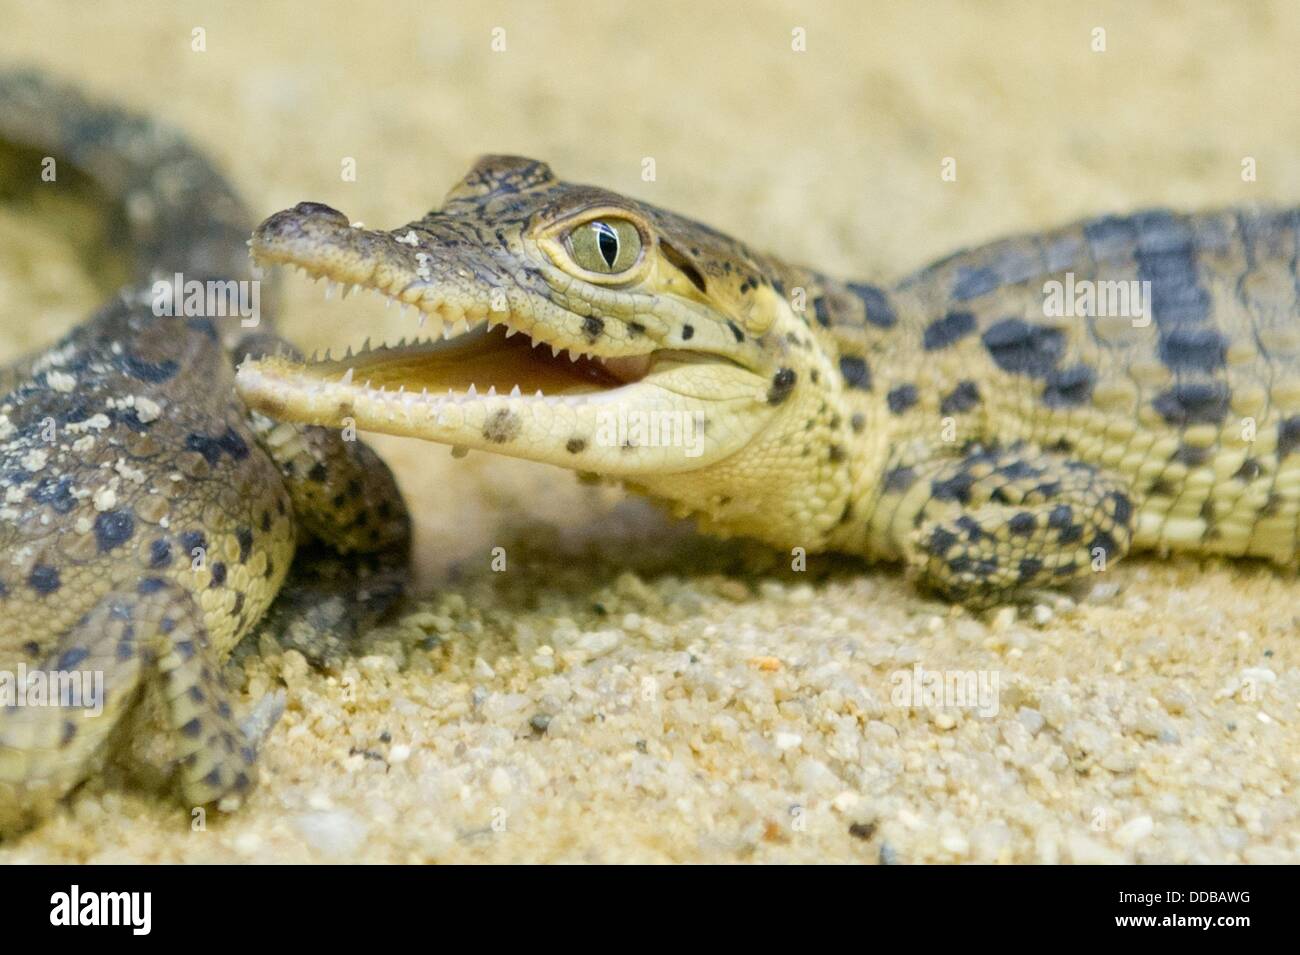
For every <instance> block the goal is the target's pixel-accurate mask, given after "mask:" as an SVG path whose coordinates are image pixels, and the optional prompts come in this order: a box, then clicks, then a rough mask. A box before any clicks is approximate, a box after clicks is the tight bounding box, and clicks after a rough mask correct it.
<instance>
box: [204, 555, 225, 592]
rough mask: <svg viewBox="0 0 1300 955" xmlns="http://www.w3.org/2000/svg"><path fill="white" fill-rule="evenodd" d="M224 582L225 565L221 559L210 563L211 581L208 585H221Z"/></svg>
mask: <svg viewBox="0 0 1300 955" xmlns="http://www.w3.org/2000/svg"><path fill="white" fill-rule="evenodd" d="M225 583H226V565H225V564H224V563H222V562H221V561H217V562H216V563H214V564H213V565H212V583H210V584H208V586H209V587H221V586H224V585H225Z"/></svg>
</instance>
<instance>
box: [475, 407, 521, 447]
mask: <svg viewBox="0 0 1300 955" xmlns="http://www.w3.org/2000/svg"><path fill="white" fill-rule="evenodd" d="M522 429H523V425H522V424H521V423H520V421H519V416H518V415H517V414H515V413H514V412H513V411H511V410H509V409H508V408H501V409H500V410H498V411H494V412H492V414H490V415H488V419H487V421H486V422H484V424H483V438H484V440H486V441H491V442H492V443H493V444H505V443H506V442H507V441H513V440H514V439H515V438H517V437H519V432H520V431H521V430H522Z"/></svg>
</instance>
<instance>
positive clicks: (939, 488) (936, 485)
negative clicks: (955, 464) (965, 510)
mask: <svg viewBox="0 0 1300 955" xmlns="http://www.w3.org/2000/svg"><path fill="white" fill-rule="evenodd" d="M974 483H975V478H974V477H972V476H971V475H969V474H967V473H965V472H962V473H960V474H954V475H953V476H952V477H950V478H948V479H947V480H946V481H939V480H935V481H931V482H930V496H931V497H933V498H934V499H935V500H936V501H957V502H958V503H960V504H969V503H970V489H971V487H972V485H974Z"/></svg>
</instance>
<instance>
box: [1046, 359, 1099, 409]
mask: <svg viewBox="0 0 1300 955" xmlns="http://www.w3.org/2000/svg"><path fill="white" fill-rule="evenodd" d="M1094 384H1096V375H1095V374H1094V373H1093V370H1092V369H1091V368H1089V367H1088V366H1087V365H1073V366H1071V367H1069V368H1066V369H1063V370H1061V371H1053V372H1051V373H1050V374H1048V376H1047V384H1046V385H1045V386H1044V388H1043V404H1045V405H1047V407H1049V408H1073V407H1076V406H1078V405H1081V404H1083V403H1084V402H1085V401H1087V400H1088V399H1089V398H1091V397H1092V389H1093V385H1094Z"/></svg>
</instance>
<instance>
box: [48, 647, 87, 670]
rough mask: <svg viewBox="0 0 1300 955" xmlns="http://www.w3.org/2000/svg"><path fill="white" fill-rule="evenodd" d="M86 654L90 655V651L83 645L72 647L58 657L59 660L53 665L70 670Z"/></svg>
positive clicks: (84, 657)
mask: <svg viewBox="0 0 1300 955" xmlns="http://www.w3.org/2000/svg"><path fill="white" fill-rule="evenodd" d="M88 656H90V651H89V650H87V649H86V648H85V647H73V648H72V649H71V650H68V651H67V652H66V653H64V654H63V655H62V656H61V657H59V661H58V663H56V664H55V666H56V667H57V668H58V669H60V670H71V669H73V668H74V667H76V665H77V664H78V663H80V662H81V661H82V660H84V659H86V657H88Z"/></svg>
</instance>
